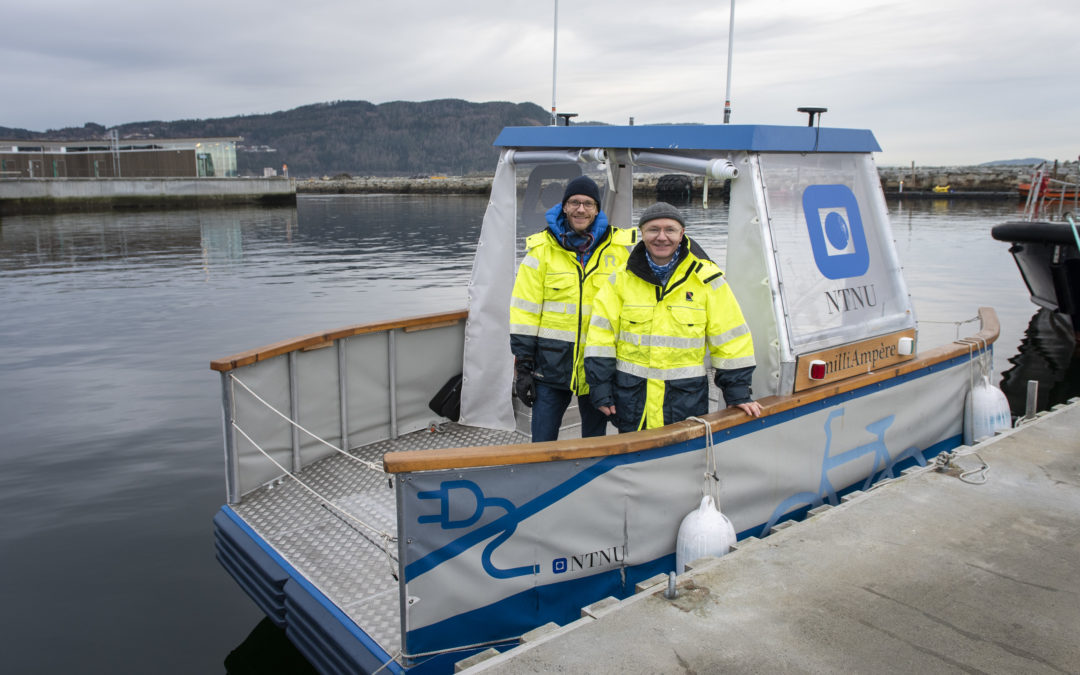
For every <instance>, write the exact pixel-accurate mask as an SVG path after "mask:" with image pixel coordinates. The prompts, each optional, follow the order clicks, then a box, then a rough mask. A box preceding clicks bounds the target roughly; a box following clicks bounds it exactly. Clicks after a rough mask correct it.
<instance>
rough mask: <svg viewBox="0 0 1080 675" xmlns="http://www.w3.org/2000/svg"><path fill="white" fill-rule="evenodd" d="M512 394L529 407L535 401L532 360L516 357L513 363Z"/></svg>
mask: <svg viewBox="0 0 1080 675" xmlns="http://www.w3.org/2000/svg"><path fill="white" fill-rule="evenodd" d="M514 372H515V375H514V395H515V396H517V397H518V398H519V399H521V402H522V403H524V404H525V405H526V406H527V407H529V408H531V407H532V404H533V402H534V401H536V384H535V383H534V382H533V362H532V361H531V360H528V359H518V360H517V361H516V362H515V363H514Z"/></svg>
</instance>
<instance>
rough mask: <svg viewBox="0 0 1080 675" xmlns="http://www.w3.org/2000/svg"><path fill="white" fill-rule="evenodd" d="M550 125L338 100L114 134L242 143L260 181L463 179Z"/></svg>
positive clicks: (523, 110) (65, 132)
mask: <svg viewBox="0 0 1080 675" xmlns="http://www.w3.org/2000/svg"><path fill="white" fill-rule="evenodd" d="M549 119H550V115H549V113H548V112H547V111H545V110H544V109H543V108H541V107H540V106H538V105H536V104H533V103H507V102H489V103H470V102H468V101H462V100H458V99H443V100H437V101H424V102H410V101H393V102H390V103H383V104H380V105H375V104H373V103H368V102H367V101H336V102H333V103H316V104H313V105H307V106H303V107H300V108H295V109H293V110H286V111H281V112H275V113H271V114H267V115H242V116H238V117H222V118H216V119H207V120H177V121H173V122H160V121H154V122H132V123H128V124H122V125H119V126H117V127H116V128H117V130H118V131H119V133H120V137H121V138H122V139H131V138H208V137H222V136H242V137H243V138H244V140H243V142H242V143H240V144H239V147H238V149H237V165H238V167H237V168H238V170H239V173H240V174H241V175H251V174H254V175H262V171H263V167H272V168H276V169H279V170H280V169H281V166H282V164H287V165H288V166H289V174H290V175H293V176H299V177H311V176H334V175H338V174H343V173H345V174H350V175H366V176H406V175H412V174H424V175H428V174H432V173H436V174H437V173H448V174H455V175H465V174H469V173H472V172H477V171H484V172H489V171H492V170H493V169H494V166H495V160H496V158H497V157H498V152H497V151H496V150H495V149H494V148H493V147H492V145H491V143H492V141H494V140H495V137H496V136H497V135H498V133H499V131H500V130H502V128H503V127H506V126H533V125H544V124H548V121H549ZM106 131H107V130H106V129H105V127H103V126H101V125H100V124H94V123H88V124H86V125H85V126H83V127H71V128H66V129H57V130H49V131H45V132H35V131H28V130H26V129H8V128H5V127H0V138H9V139H19V140H24V139H25V140H34V139H45V138H49V139H60V140H90V139H103V138H105V134H106Z"/></svg>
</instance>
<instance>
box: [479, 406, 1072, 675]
mask: <svg viewBox="0 0 1080 675" xmlns="http://www.w3.org/2000/svg"><path fill="white" fill-rule="evenodd" d="M961 453H970V454H963V455H962V454H961ZM956 455H957V456H956V457H955V458H954V459H953V460H952V461H951V463H950V466H949V467H948V468H946V469H945V470H943V471H938V470H934V469H933V468H932V467H931V468H928V469H917V470H915V471H911V472H909V473H908V474H907V475H905V476H903V477H901V478H899V479H897V480H893V481H889V482H887V483H885V484H882V485H880V486H879V487H876V488H872V489H871V490H870V491H868V492H867V493H856V494H855V495H854V496H852V497H851V498H850V499H848V500H846V501H845V503H843V504H840V505H839V506H836V507H833V508H829V509H823V510H821V511H820V512H818V513H817V514H816V515H814V516H813V517H811V518H808V519H807V520H805V521H803V522H801V523H796V524H793V525H792V526H790V527H787V528H785V529H782V530H779V531H777V532H775V533H774V534H772V535H771V536H769V537H767V538H765V539H761V540H757V539H751V540H747V541H745V542H740V544H739V547H738V550H736V551H733V552H732V553H730V554H728V555H726V556H724V557H723V558H720V559H710V560H707V561H698V562H697V564H696V565H695V567H696V569H693V570H692V571H689V572H687V573H686V574H684V575H682V576H680V577H678V597H677V598H675V599H674V600H669V599H667V598H665V590H666V589H667V583H666V580H664V579H662V578H658V579H657V580H656V581H657V582H658V584H657V585H655V586H652V587H649V588H646V589H643V590H642V591H641V592H639V593H638V594H636V595H634V596H632V597H630V598H627V599H626V600H623V601H621V602H618V601H614V600H613V599H609V600H607V601H602V602H600V603H596V604H595V605H593V606H591V607H590V608H586V610H585V612H584V613H583V618H582V619H580V620H579V621H576V622H574V623H572V624H569V625H567V626H564V627H561V628H560V627H556V626H554V625H550V626H549V627H545V628H541V629H537V630H536V631H533V633H532V634H529V635H527V636H526V640H525V642H524V643H523V644H522V645H521V646H519V647H517V648H515V649H513V650H510V651H508V652H506V653H503V654H499V655H494V654H493V653H487V654H478V655H476V656H474V657H472V658H471V659H469V660H468V661H467V662H460V663H459V664H458V668H459V671H458V672H467V673H480V672H483V673H500V674H502V673H547V672H588V673H608V672H611V673H622V672H629V673H700V674H704V673H720V672H724V673H775V672H785V673H836V672H853V673H858V672H864V673H865V672H873V673H1028V674H1031V673H1080V639H1078V634H1080V402H1078V401H1077V400H1076V399H1073V401H1072V402H1071V403H1070V404H1068V405H1065V406H1059V407H1058V408H1056V409H1055V410H1053V411H1051V412H1048V413H1043V414H1041V416H1040V417H1038V418H1037V419H1036V420H1035V421H1033V422H1031V423H1028V424H1026V425H1024V426H1022V427H1020V428H1017V429H1013V430H1010V431H1008V432H1005V433H1003V434H1000V435H998V436H996V437H994V438H992V439H989V440H987V441H984V442H983V443H981V444H978V445H976V446H974V447H972V448H966V447H963V448H960V449H959V450H958V451H957V453H956ZM984 464H985V466H986V467H987V468H986V471H985V472H980V471H979V469H980V467H982V466H983V465H984ZM968 471H970V472H972V473H969V474H965V475H964V476H963V478H961V474H962V473H964V472H968ZM661 581H662V582H663V583H659V582H661ZM490 651H491V650H489V652H490ZM485 656H486V658H485Z"/></svg>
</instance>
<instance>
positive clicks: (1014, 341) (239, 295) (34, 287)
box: [0, 195, 1077, 674]
mask: <svg viewBox="0 0 1080 675" xmlns="http://www.w3.org/2000/svg"><path fill="white" fill-rule="evenodd" d="M486 203H487V200H486V198H482V197H412V196H358V195H350V196H333V197H308V196H304V197H301V199H300V200H299V203H298V205H297V208H296V209H273V210H261V209H249V210H227V211H185V212H166V213H130V214H127V213H120V214H114V213H110V214H92V215H62V216H35V217H29V216H28V217H9V218H4V219H3V220H2V221H0V430H2V439H3V440H2V441H0V457H2V461H3V467H4V468H3V471H2V472H0V513H3V514H4V525H3V528H2V530H0V572H2V574H0V588H2V596H0V599H2V603H3V608H4V611H3V612H0V635H3V636H4V644H5V645H7V648H6V649H5V650H4V652H5V655H4V659H3V661H2V662H0V663H2V664H3V666H2V669H3V670H4V671H5V672H17V673H32V672H40V673H61V672H102V673H116V672H145V673H150V672H152V673H185V674H188V673H221V672H225V671H226V666H225V659H226V657H227V656H228V655H229V654H230V652H232V651H233V650H234V649H236V648H237V647H238V645H241V643H243V642H244V641H245V639H247V638H248V637H249V634H250V635H251V638H252V640H255V639H258V638H259V636H260V635H261V632H262V629H263V628H265V626H261V625H260V620H261V619H262V615H261V613H260V612H259V611H258V610H257V609H256V607H255V605H254V603H252V602H251V601H250V600H249V599H248V598H247V596H245V595H244V594H243V593H242V592H241V591H240V590H239V588H238V587H237V586H236V584H235V583H234V582H233V581H232V579H231V578H230V577H229V576H228V575H227V574H226V573H225V572H224V571H223V570H222V568H221V567H220V566H219V565H218V563H217V562H216V561H215V560H214V553H213V542H212V536H211V518H212V517H213V515H214V513H215V512H216V511H217V509H218V508H219V507H220V505H221V503H222V502H223V501H224V479H223V470H222V466H223V459H222V450H221V416H220V405H219V380H218V375H217V374H216V373H213V372H212V371H210V370H209V366H208V364H209V362H210V360H211V359H213V358H218V357H223V356H227V355H229V354H231V353H234V352H237V351H241V350H244V349H248V348H252V347H257V346H261V345H264V344H268V343H271V342H275V341H278V340H282V339H286V338H290V337H295V336H298V335H301V334H304V333H309V332H314V331H321V330H325V329H329V328H335V327H339V326H345V325H350V324H355V323H361V322H367V321H372V320H377V319H385V318H393V317H402V316H409V315H413V314H420V313H429V312H434V311H442V310H445V309H453V308H463V307H464V305H465V289H464V287H465V283H466V282H467V280H468V275H469V270H470V265H471V255H472V252H473V248H474V242H475V239H476V237H477V235H478V234H479V228H480V221H481V218H482V215H483V211H484V208H485V206H486ZM1017 210H1018V209H1017V205H1016V204H1015V203H1013V202H1011V201H1010V202H964V201H915V202H903V203H896V202H893V203H891V204H890V211H891V214H892V220H893V229H894V234H895V238H896V241H897V246H898V250H899V255H900V259H901V261H902V263H903V264H904V267H905V268H906V270H907V277H908V281H909V284H910V290H911V293H912V297H913V299H914V303H915V308H916V312H917V313H918V316H919V318H920V319H921V320H922V321H924V323H923V325H922V326H921V333H920V346H921V347H922V348H923V349H925V348H927V347H928V346H930V345H931V344H933V343H938V342H942V341H948V340H949V339H951V338H952V337H954V336H955V333H956V330H957V329H956V327H955V326H954V325H953V324H951V323H947V322H948V321H951V320H954V319H957V318H963V319H966V318H973V317H974V316H975V310H976V308H977V307H978V306H980V305H990V306H993V307H995V308H996V309H997V311H998V315H999V317H1000V319H1001V322H1002V335H1001V338H1000V340H999V341H998V343H997V353H996V356H995V367H996V369H997V373H998V379H999V378H1000V374H1001V373H1003V372H1004V371H1006V370H1007V369H1009V368H1011V367H1012V365H1011V364H1010V363H1009V361H1008V359H1009V358H1014V357H1016V355H1017V354H1018V353H1019V352H1020V351H1021V346H1022V345H1021V341H1022V339H1023V338H1024V334H1025V330H1027V329H1028V325H1029V322H1032V320H1033V319H1036V321H1035V324H1036V327H1037V328H1039V327H1040V326H1041V327H1042V333H1043V335H1042V336H1041V337H1039V336H1036V339H1032V340H1028V341H1027V342H1025V343H1024V345H1023V347H1024V350H1023V351H1024V352H1025V354H1028V355H1031V354H1034V355H1036V356H1037V358H1036V359H1034V360H1036V361H1038V368H1036V370H1039V371H1041V372H1044V373H1045V374H1046V376H1047V377H1048V378H1055V377H1056V378H1057V380H1056V386H1057V389H1058V391H1059V393H1060V392H1066V393H1067V392H1068V391H1070V390H1071V391H1072V392H1073V395H1075V393H1076V392H1075V390H1076V387H1077V384H1076V379H1077V377H1076V366H1071V367H1072V370H1071V371H1069V372H1070V373H1071V374H1070V375H1068V376H1067V378H1066V379H1065V380H1064V383H1062V378H1061V377H1060V376H1058V375H1054V374H1053V373H1055V372H1057V371H1058V370H1060V369H1061V368H1059V366H1058V364H1063V366H1062V367H1063V368H1065V369H1066V370H1067V369H1068V368H1069V367H1070V363H1071V362H1072V361H1073V360H1075V359H1073V358H1072V357H1073V355H1074V354H1073V351H1072V345H1071V344H1065V341H1064V339H1059V333H1060V331H1056V330H1055V329H1054V322H1053V321H1052V320H1051V319H1048V318H1047V317H1045V316H1044V317H1042V318H1041V319H1038V318H1037V317H1036V309H1037V308H1036V307H1035V306H1034V305H1032V304H1031V303H1030V301H1029V300H1028V298H1027V293H1026V291H1025V289H1024V287H1023V284H1022V283H1021V281H1020V277H1019V273H1018V272H1017V270H1016V267H1015V265H1014V264H1013V262H1012V259H1011V258H1010V256H1009V254H1008V251H1007V246H1006V245H1005V244H1002V243H1000V242H996V241H994V240H992V239H991V238H990V236H989V228H990V226H991V225H993V224H995V223H997V222H999V221H1001V220H1003V219H1006V218H1009V217H1013V216H1014V215H1015V214H1016V213H1017ZM724 216H725V210H724V208H723V205H721V204H714V205H713V208H712V209H710V211H708V212H707V213H706V212H702V211H701V209H700V208H699V207H693V208H692V209H691V213H690V218H689V220H690V233H691V235H692V236H696V237H697V238H698V239H699V241H701V242H702V243H703V244H704V245H705V247H706V248H707V249H708V250H710V251H711V252H712V253H713V257H714V258H716V259H717V260H718V261H722V259H723V249H724V246H723V242H724V237H725V234H726V233H725V229H724V227H723V225H722V222H723V220H724ZM930 321H941V322H944V323H930ZM1048 327H1049V328H1048ZM973 330H974V324H969V325H967V326H964V327H963V329H962V332H963V333H968V332H973ZM1048 334H1049V337H1048V336H1047V335H1048ZM1047 345H1050V347H1048V346H1047ZM1051 347H1052V348H1051ZM1055 350H1056V351H1055ZM1024 379H1026V378H1024ZM1048 388H1049V387H1048ZM1020 405H1021V406H1022V402H1021V404H1020ZM257 626H258V629H257ZM270 645H271V647H275V646H276V647H280V646H282V645H281V643H280V638H277V637H275V636H274V635H271V636H270ZM246 659H247V657H243V656H242V655H241V656H240V657H239V658H238V657H234V660H231V661H230V664H229V670H231V671H232V672H234V673H239V672H244V669H245V668H255V669H258V668H259V667H260V666H258V665H253V664H252V663H251V662H250V661H248V660H246ZM279 663H280V662H279ZM264 672H265V671H264Z"/></svg>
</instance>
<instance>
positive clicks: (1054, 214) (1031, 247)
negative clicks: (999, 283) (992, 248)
mask: <svg viewBox="0 0 1080 675" xmlns="http://www.w3.org/2000/svg"><path fill="white" fill-rule="evenodd" d="M1032 182H1033V184H1034V185H1038V186H1041V188H1040V190H1035V191H1032V192H1030V193H1029V194H1028V198H1027V201H1026V203H1025V204H1024V215H1023V218H1022V219H1021V220H1016V221H1009V222H1005V223H1001V224H999V225H995V226H994V227H992V228H991V229H990V235H991V236H992V237H993V238H994V239H997V240H998V241H1003V242H1008V243H1010V244H1012V245H1011V246H1010V247H1009V252H1010V253H1011V254H1012V256H1013V260H1015V261H1016V266H1017V267H1018V268H1019V270H1020V275H1021V276H1022V277H1023V279H1024V284H1025V285H1026V286H1027V288H1028V292H1029V293H1030V294H1031V301H1032V302H1034V303H1035V304H1036V305H1038V306H1040V307H1044V308H1046V309H1049V310H1052V311H1055V312H1060V313H1062V314H1064V315H1066V316H1068V317H1069V318H1070V320H1071V322H1072V325H1073V329H1074V332H1075V334H1076V336H1077V339H1078V340H1080V227H1078V226H1077V222H1076V218H1077V216H1080V209H1078V208H1077V207H1078V206H1080V201H1073V202H1070V200H1069V199H1061V198H1060V197H1057V196H1055V194H1075V195H1080V184H1077V183H1069V182H1066V181H1061V180H1057V179H1051V178H1049V176H1048V175H1047V173H1046V171H1045V169H1043V168H1040V169H1039V170H1038V171H1037V172H1036V174H1035V179H1034V180H1033V181H1032ZM1073 199H1074V200H1075V199H1076V198H1075V197H1074V198H1073ZM1066 209H1069V210H1066ZM1074 211H1075V212H1076V215H1074Z"/></svg>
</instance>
